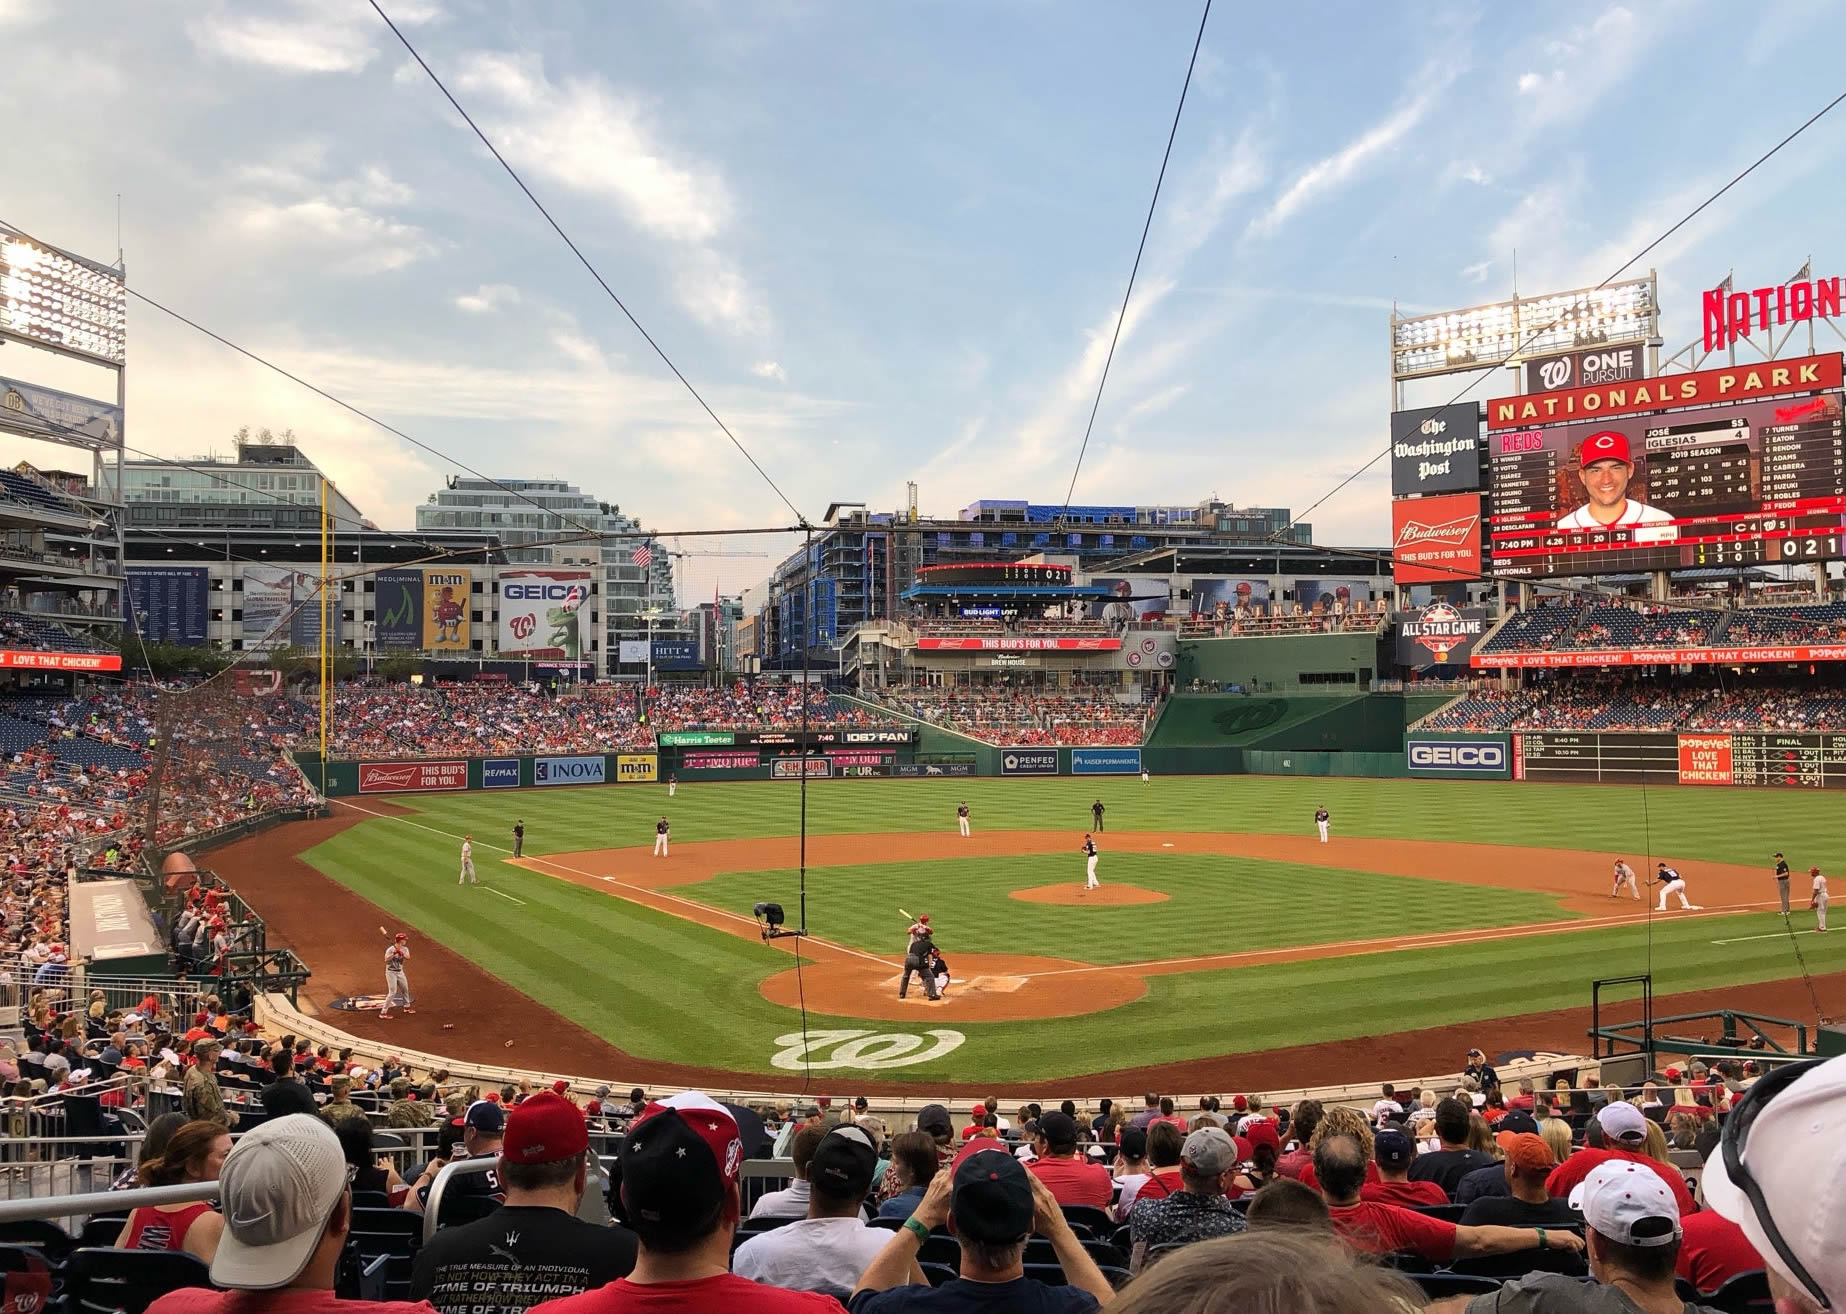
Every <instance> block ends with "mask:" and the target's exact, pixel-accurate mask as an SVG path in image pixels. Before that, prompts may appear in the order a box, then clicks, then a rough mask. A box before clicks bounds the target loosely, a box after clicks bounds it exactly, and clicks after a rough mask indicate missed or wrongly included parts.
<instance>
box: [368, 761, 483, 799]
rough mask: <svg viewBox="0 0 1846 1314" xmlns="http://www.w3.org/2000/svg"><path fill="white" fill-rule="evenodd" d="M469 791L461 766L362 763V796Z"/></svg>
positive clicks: (452, 764) (429, 763) (455, 763)
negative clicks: (444, 790) (433, 791)
mask: <svg viewBox="0 0 1846 1314" xmlns="http://www.w3.org/2000/svg"><path fill="white" fill-rule="evenodd" d="M466 788H468V764H467V763H466V762H465V761H464V762H361V763H360V764H359V792H360V793H361V794H412V793H418V792H420V791H424V790H438V789H466Z"/></svg>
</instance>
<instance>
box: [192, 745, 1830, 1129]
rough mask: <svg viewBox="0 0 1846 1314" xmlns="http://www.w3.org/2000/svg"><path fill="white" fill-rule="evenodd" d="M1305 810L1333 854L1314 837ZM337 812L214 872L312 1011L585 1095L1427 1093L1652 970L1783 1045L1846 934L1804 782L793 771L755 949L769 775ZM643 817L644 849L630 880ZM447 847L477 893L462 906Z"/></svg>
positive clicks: (1826, 812)
mask: <svg viewBox="0 0 1846 1314" xmlns="http://www.w3.org/2000/svg"><path fill="white" fill-rule="evenodd" d="M964 799H965V800H966V801H967V802H968V804H969V806H970V808H971V810H972V814H973V829H974V834H973V836H972V837H971V838H968V839H963V838H961V837H960V836H959V835H958V834H957V832H956V826H955V807H956V804H957V803H958V802H959V801H961V800H964ZM1098 799H1100V800H1101V801H1102V802H1103V804H1104V805H1105V808H1106V810H1107V811H1106V822H1105V825H1106V829H1105V831H1104V832H1103V833H1102V834H1101V835H1100V836H1098V839H1099V842H1100V846H1101V850H1102V856H1101V860H1100V863H1099V869H1098V874H1099V876H1100V878H1101V880H1102V882H1103V888H1102V889H1100V890H1098V891H1095V892H1092V893H1087V894H1086V893H1083V892H1082V890H1081V886H1082V883H1083V858H1082V855H1081V854H1080V853H1079V852H1078V849H1079V846H1080V844H1081V842H1082V837H1083V834H1084V832H1085V831H1086V830H1087V829H1089V826H1090V806H1091V804H1092V802H1093V801H1096V800H1098ZM1321 804H1324V805H1325V806H1326V807H1327V808H1328V809H1329V810H1330V811H1331V813H1332V817H1333V823H1332V841H1331V842H1330V843H1327V844H1321V843H1320V842H1319V841H1318V839H1317V838H1316V836H1315V835H1314V833H1313V824H1312V814H1313V810H1314V808H1315V807H1316V806H1318V805H1321ZM335 811H336V814H338V815H336V817H335V818H334V819H333V820H331V821H329V822H316V823H297V824H296V825H293V826H291V827H288V828H285V829H283V830H280V831H274V832H270V833H269V834H268V835H266V836H263V837H261V838H259V839H258V840H255V841H248V842H246V843H244V844H241V845H238V846H234V847H233V848H231V849H227V850H222V851H220V852H219V853H217V854H214V855H213V856H212V859H211V862H212V865H213V866H215V867H216V868H217V869H218V870H219V871H220V872H221V873H222V874H223V875H225V877H226V878H227V879H228V880H230V881H231V883H232V884H233V885H234V886H236V887H237V888H238V889H239V890H240V891H242V892H243V893H244V894H245V896H246V897H247V898H249V899H250V901H251V902H252V903H253V904H254V905H255V907H256V908H257V910H258V911H259V912H260V913H262V914H263V915H264V916H265V918H266V919H267V920H268V922H269V924H270V927H271V931H272V939H280V940H282V941H284V942H287V943H291V944H293V945H294V946H295V947H296V948H297V949H298V951H299V952H301V954H302V956H303V957H304V958H305V959H306V961H307V962H308V963H309V964H310V966H311V967H312V968H313V969H314V972H315V979H314V981H313V983H312V984H311V986H310V989H309V992H308V996H307V1000H308V1002H309V1004H310V1005H311V1006H314V1007H319V1008H326V1007H329V1006H332V1004H333V1001H334V1000H335V999H336V998H338V999H340V1000H341V1001H342V1006H343V1007H346V1008H348V1009H352V1008H354V1007H357V1008H359V1010H360V1011H356V1012H348V1013H345V1014H343V1015H338V1016H340V1017H341V1025H342V1026H343V1027H345V1028H346V1029H347V1030H349V1031H353V1032H355V1033H357V1034H363V1035H367V1036H379V1037H394V1038H397V1040H398V1042H399V1043H401V1044H403V1045H405V1046H407V1047H413V1048H417V1049H423V1050H428V1051H434V1052H440V1053H450V1054H455V1055H456V1056H458V1057H466V1058H473V1059H478V1060H481V1061H491V1062H503V1063H508V1064H515V1065H530V1066H534V1067H542V1068H549V1069H551V1070H564V1071H572V1072H578V1073H582V1074H585V1075H594V1074H595V1073H596V1072H603V1073H606V1074H607V1075H609V1076H610V1077H612V1078H624V1077H626V1076H627V1075H628V1074H630V1073H633V1074H635V1076H634V1078H633V1079H656V1080H666V1079H670V1078H679V1077H686V1078H691V1077H694V1076H703V1077H704V1078H705V1079H707V1080H711V1081H714V1082H715V1081H718V1080H724V1081H727V1082H729V1083H731V1084H735V1085H744V1086H748V1087H753V1088H758V1089H775V1088H787V1087H799V1086H801V1085H802V1084H803V1083H804V1082H807V1083H812V1084H814V1085H815V1086H816V1087H817V1088H824V1087H826V1086H828V1085H835V1086H839V1087H841V1088H852V1089H871V1088H901V1087H903V1086H905V1085H909V1084H915V1083H921V1084H925V1085H929V1086H931V1087H932V1088H943V1087H950V1088H954V1087H963V1086H965V1087H967V1088H969V1089H984V1088H992V1087H995V1086H1005V1087H1009V1088H1011V1087H1016V1086H1020V1085H1032V1084H1034V1083H1048V1082H1051V1081H1052V1080H1053V1079H1058V1080H1059V1081H1061V1082H1062V1083H1063V1085H1062V1088H1064V1089H1081V1090H1083V1091H1085V1092H1086V1093H1088V1092H1090V1091H1091V1090H1092V1089H1093V1090H1094V1093H1101V1094H1119V1093H1122V1092H1123V1091H1126V1090H1131V1089H1139V1088H1140V1086H1141V1085H1142V1084H1143V1083H1142V1082H1141V1081H1138V1080H1136V1081H1130V1080H1129V1078H1130V1074H1136V1075H1138V1074H1140V1073H1142V1072H1143V1071H1144V1070H1152V1072H1153V1074H1157V1075H1158V1076H1159V1077H1160V1078H1161V1079H1162V1080H1163V1081H1164V1084H1165V1085H1166V1087H1167V1088H1180V1089H1207V1088H1209V1089H1226V1088H1233V1087H1235V1086H1237V1085H1248V1086H1255V1087H1259V1088H1262V1087H1269V1088H1279V1087H1284V1086H1299V1085H1308V1084H1319V1083H1320V1082H1323V1081H1335V1080H1348V1079H1350V1080H1366V1079H1375V1078H1388V1077H1389V1076H1391V1075H1392V1074H1394V1073H1397V1074H1409V1073H1414V1072H1417V1071H1425V1070H1428V1071H1434V1070H1446V1069H1452V1068H1453V1067H1455V1066H1458V1062H1457V1059H1456V1056H1457V1055H1458V1054H1459V1052H1460V1050H1461V1049H1465V1048H1466V1042H1468V1041H1473V1040H1478V1041H1479V1042H1480V1043H1482V1044H1483V1047H1486V1048H1497V1049H1557V1050H1565V1051H1571V1050H1575V1051H1581V1050H1582V1049H1583V1047H1584V1045H1585V1041H1584V1038H1583V1029H1584V1023H1585V1019H1586V1016H1587V1005H1588V1002H1589V991H1588V983H1589V982H1590V981H1591V980H1592V979H1594V978H1597V977H1609V976H1617V975H1625V974H1628V973H1635V972H1642V971H1651V972H1652V973H1653V977H1654V983H1655V992H1656V995H1657V996H1670V998H1666V999H1661V1000H1659V1001H1658V1002H1657V1005H1656V1008H1657V1011H1661V1012H1671V1011H1692V1010H1693V1009H1705V1008H1716V1007H1737V1008H1744V1009H1751V1010H1754V1011H1760V1012H1765V1013H1770V1014H1772V1015H1776V1016H1782V1017H1788V1018H1791V1019H1794V1020H1798V1021H1803V1022H1806V1023H1808V1024H1810V1025H1811V1024H1812V1023H1813V1022H1814V1021H1815V1016H1816V1014H1817V1013H1822V1014H1828V1015H1831V1014H1833V1013H1835V1012H1837V1011H1839V1006H1840V1004H1841V1002H1842V1000H1846V975H1841V974H1842V973H1846V936H1838V937H1836V936H1830V935H1822V934H1816V933H1814V931H1813V927H1814V919H1813V914H1812V913H1810V912H1808V911H1807V878H1806V876H1805V875H1798V876H1797V879H1796V881H1795V899H1794V906H1795V910H1796V911H1795V913H1794V915H1793V916H1792V918H1791V921H1790V924H1789V926H1787V927H1785V926H1784V923H1783V921H1782V918H1781V917H1780V916H1779V915H1777V914H1776V912H1775V911H1774V909H1775V907H1776V902H1775V887H1774V883H1773V881H1772V880H1771V878H1770V869H1771V865H1772V862H1771V856H1770V855H1771V854H1772V853H1773V852H1775V851H1776V850H1778V849H1779V850H1783V851H1785V852H1786V853H1787V854H1788V857H1789V860H1790V862H1791V863H1792V864H1793V865H1794V866H1795V868H1796V870H1797V872H1798V873H1805V872H1806V871H1807V869H1808V867H1809V866H1811V865H1818V866H1820V867H1821V868H1822V869H1823V870H1826V871H1829V872H1831V871H1833V870H1835V869H1836V867H1838V866H1839V864H1840V863H1841V862H1842V860H1846V838H1842V836H1841V834H1840V831H1839V827H1838V825H1837V824H1836V822H1837V814H1836V813H1834V812H1832V810H1831V800H1830V799H1828V798H1826V797H1824V796H1822V795H1820V794H1812V793H1807V792H1805V791H1788V792H1781V791H1769V790H1740V789H1739V790H1726V789H1695V788H1664V789H1663V788H1650V789H1648V790H1645V791H1642V790H1640V789H1628V788H1619V787H1609V786H1582V787H1574V786H1547V785H1532V784H1512V783H1492V782H1450V781H1442V782H1437V781H1411V780H1324V779H1321V780H1309V779H1300V778H1287V777H1259V776H1237V777H1184V778H1170V779H1156V780H1154V781H1153V782H1151V784H1147V785H1144V784H1143V783H1142V782H1141V781H1140V780H1139V779H1138V778H1109V779H1106V780H1103V781H1097V780H1071V779H1056V780H964V781H934V780H902V781H867V780H851V781H843V780H842V781H819V782H814V783H812V784H810V786H809V789H808V797H807V823H808V840H807V846H806V862H807V868H808V871H807V899H806V923H805V924H806V928H807V931H808V933H809V936H808V938H807V939H805V940H800V941H797V940H795V939H792V938H789V939H778V940H775V941H773V942H771V943H765V942H764V941H763V940H762V938H761V937H760V935H759V932H758V927H757V923H756V921H755V919H754V918H753V917H752V916H751V909H752V907H753V905H755V904H756V903H757V902H759V901H773V902H777V903H780V904H781V905H782V906H783V908H784V909H785V910H786V915H787V923H788V925H789V926H790V927H796V926H799V925H801V924H802V901H801V895H800V888H799V881H798V877H797V866H798V864H799V862H800V860H801V857H800V852H799V848H798V845H797V843H796V840H795V839H794V836H795V835H796V833H797V831H798V829H799V817H800V802H799V790H798V787H797V785H796V784H795V783H794V782H786V783H785V782H779V781H778V782H749V783H731V784H685V785H682V786H681V787H680V788H679V791H678V795H677V797H675V798H673V799H671V800H669V799H668V797H667V791H666V788H665V787H664V786H656V785H623V786H610V787H589V788H578V789H556V790H531V791H518V792H495V793H472V794H448V795H412V796H402V797H399V798H397V799H395V800H393V801H390V802H385V801H381V800H375V799H360V800H353V801H348V802H342V803H339V804H337V805H336V808H335ZM663 813H664V814H665V815H667V816H669V817H670V819H671V823H672V836H673V838H672V851H671V854H670V855H669V856H667V857H665V858H656V857H654V856H652V843H653V831H654V823H655V821H656V820H657V819H658V818H659V817H660V816H661V815H662V814H663ZM516 820H523V822H524V824H525V828H526V839H525V856H524V857H523V858H522V859H520V860H517V861H515V860H513V859H512V857H511V844H512V839H511V831H512V827H513V825H514V823H515V821H516ZM464 834H470V835H472V836H473V843H474V849H475V857H476V863H477V867H478V870H479V874H480V884H479V885H478V886H468V887H458V885H457V874H458V868H459V857H458V851H459V847H460V843H461V839H462V836H463V835H464ZM1617 856H1622V857H1625V858H1626V859H1627V860H1628V861H1629V862H1630V863H1631V864H1632V865H1633V866H1634V867H1635V868H1636V869H1637V870H1638V871H1639V872H1640V873H1641V875H1642V877H1643V879H1644V880H1645V879H1646V877H1647V876H1648V875H1649V874H1650V873H1651V872H1652V870H1653V864H1654V863H1655V862H1656V861H1660V860H1665V861H1668V862H1670V863H1671V864H1672V865H1673V866H1674V867H1676V868H1677V869H1678V870H1679V871H1680V873H1681V874H1682V875H1683V876H1684V877H1685V878H1686V880H1687V883H1688V891H1687V893H1688V895H1689V897H1690V899H1691V902H1692V903H1694V904H1696V905H1699V909H1698V910H1697V911H1691V912H1687V911H1682V910H1680V909H1679V908H1678V905H1677V900H1675V901H1674V907H1673V908H1672V909H1671V910H1669V911H1668V912H1665V913H1659V912H1654V911H1651V909H1652V908H1653V906H1654V899H1653V891H1652V890H1650V889H1648V888H1647V887H1645V886H1644V887H1643V894H1644V895H1645V896H1647V897H1646V898H1645V899H1644V900H1642V901H1636V900H1634V899H1632V898H1630V897H1627V896H1626V895H1624V896H1623V897H1621V898H1614V899H1612V898H1611V897H1610V896H1609V890H1610V884H1611V882H1610V876H1609V871H1610V865H1611V863H1612V861H1613V859H1614V858H1615V857H1617ZM920 913H928V914H930V917H931V920H932V923H933V924H934V926H935V927H936V929H937V943H938V944H939V946H940V947H941V949H942V952H943V954H944V956H945V957H946V958H947V959H948V961H949V964H950V969H951V974H952V976H953V978H954V979H953V983H952V984H951V986H950V988H949V990H948V992H947V994H946V996H945V998H944V999H943V1000H942V1001H940V1002H930V1001H928V1000H927V999H925V998H924V995H923V991H922V989H921V988H920V986H917V985H913V986H912V988H911V991H910V997H909V998H908V999H905V1000H899V999H898V998H897V982H898V975H899V970H900V967H899V965H900V963H901V960H902V956H903V950H904V943H905V936H904V932H905V926H906V923H907V920H908V915H912V914H920ZM386 928H388V929H389V930H391V931H396V930H399V929H404V930H407V931H408V932H409V933H410V935H411V937H412V946H413V957H412V962H411V968H410V979H411V984H412V988H413V990H414V991H415V993H416V994H417V997H418V998H417V1012H416V1014H415V1015H414V1016H410V1017H398V1018H393V1019H390V1020H381V1019H379V1018H378V1017H377V1016H376V1012H375V1011H366V1010H365V1003H364V1002H363V1000H362V1002H360V1003H358V1004H357V1005H355V1003H354V1002H353V1001H354V999H355V997H361V998H362V997H365V996H375V995H377V994H379V993H380V992H381V991H382V989H383V976H382V967H381V962H382V958H381V955H382V950H383V947H384V931H385V929H386ZM1790 929H1792V930H1794V931H1797V932H1800V934H1799V935H1797V936H1794V937H1791V935H1790V934H1789V931H1790ZM797 943H799V944H800V945H801V951H800V961H799V964H798V962H797V958H796V956H795V950H794V946H795V945H796V944H797ZM1797 951H1798V952H1799V954H1800V955H1801V959H1804V960H1805V966H1806V968H1807V970H1808V973H1809V974H1811V983H1810V981H1809V980H1804V979H1803V975H1802V961H1801V959H1798V957H1797ZM797 969H799V970H797ZM804 1007H805V1017H806V1028H805V1032H806V1041H805V1043H804V1040H803V1031H804V1028H803V1010H804ZM591 1064H594V1065H596V1066H594V1067H592V1066H588V1065H591ZM650 1074H651V1075H650ZM1151 1079H1152V1077H1151V1076H1150V1080H1151Z"/></svg>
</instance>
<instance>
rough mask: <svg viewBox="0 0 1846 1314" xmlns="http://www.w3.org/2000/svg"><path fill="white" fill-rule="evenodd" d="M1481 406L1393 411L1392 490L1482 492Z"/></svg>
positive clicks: (1407, 492)
mask: <svg viewBox="0 0 1846 1314" xmlns="http://www.w3.org/2000/svg"><path fill="white" fill-rule="evenodd" d="M1480 440H1481V412H1480V408H1479V407H1478V406H1476V405H1475V404H1474V403H1473V402H1471V401H1470V402H1455V403H1454V404H1452V405H1449V406H1424V407H1419V408H1418V409H1416V410H1413V411H1397V412H1395V413H1393V414H1392V416H1391V496H1392V497H1409V496H1412V495H1413V494H1420V493H1462V492H1478V491H1480V487H1481V453H1480Z"/></svg>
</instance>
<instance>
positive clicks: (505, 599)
mask: <svg viewBox="0 0 1846 1314" xmlns="http://www.w3.org/2000/svg"><path fill="white" fill-rule="evenodd" d="M589 602H590V573H589V572H588V571H587V570H512V571H502V572H501V573H500V634H499V649H498V650H499V653H500V655H501V656H502V657H528V658H532V659H535V660H536V659H539V658H563V659H565V660H567V661H578V660H580V659H581V658H583V657H584V656H585V655H586V654H587V653H588V652H589V651H590V643H589V641H590V634H589V619H590V607H589Z"/></svg>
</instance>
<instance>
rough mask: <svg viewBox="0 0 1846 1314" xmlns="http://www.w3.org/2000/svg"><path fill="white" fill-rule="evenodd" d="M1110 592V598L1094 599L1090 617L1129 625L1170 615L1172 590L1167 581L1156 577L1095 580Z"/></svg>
mask: <svg viewBox="0 0 1846 1314" xmlns="http://www.w3.org/2000/svg"><path fill="white" fill-rule="evenodd" d="M1090 583H1091V584H1100V585H1102V586H1103V587H1104V588H1106V589H1108V590H1109V596H1108V597H1107V598H1091V599H1090V616H1091V618H1092V619H1094V620H1100V621H1101V622H1102V623H1103V624H1105V625H1126V624H1128V623H1129V622H1130V621H1138V620H1160V619H1162V618H1163V617H1165V616H1166V614H1167V605H1168V603H1169V602H1170V601H1171V596H1170V595H1171V592H1172V590H1171V589H1170V588H1169V587H1168V586H1167V582H1166V580H1165V579H1164V578H1161V577H1160V576H1155V575H1131V576H1127V577H1124V578H1115V577H1110V578H1101V577H1098V578H1093V579H1091V580H1090Z"/></svg>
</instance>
